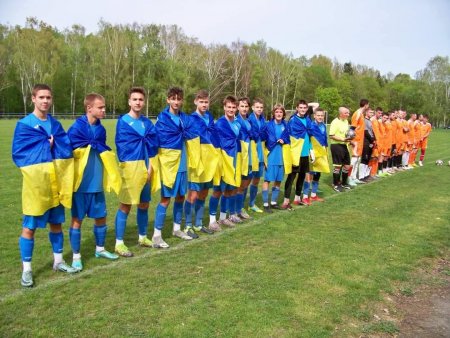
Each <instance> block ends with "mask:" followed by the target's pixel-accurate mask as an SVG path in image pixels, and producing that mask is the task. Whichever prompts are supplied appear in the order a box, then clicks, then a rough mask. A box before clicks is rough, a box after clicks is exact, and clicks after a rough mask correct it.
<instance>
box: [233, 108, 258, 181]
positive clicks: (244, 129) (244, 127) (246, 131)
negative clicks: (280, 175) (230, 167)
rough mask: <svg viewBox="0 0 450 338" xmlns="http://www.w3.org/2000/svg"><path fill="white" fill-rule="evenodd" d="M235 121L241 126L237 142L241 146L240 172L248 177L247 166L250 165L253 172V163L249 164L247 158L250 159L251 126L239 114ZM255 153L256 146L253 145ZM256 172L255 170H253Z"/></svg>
mask: <svg viewBox="0 0 450 338" xmlns="http://www.w3.org/2000/svg"><path fill="white" fill-rule="evenodd" d="M236 121H237V122H238V123H239V124H240V125H241V129H240V130H239V142H240V144H241V158H242V165H241V171H242V175H243V176H248V167H249V164H250V165H252V170H253V162H252V163H249V157H250V151H251V149H250V147H251V142H250V141H251V135H250V133H251V124H250V122H248V120H247V121H246V120H244V118H242V116H241V114H238V116H237V118H236ZM255 153H256V144H255ZM255 170H257V169H255Z"/></svg>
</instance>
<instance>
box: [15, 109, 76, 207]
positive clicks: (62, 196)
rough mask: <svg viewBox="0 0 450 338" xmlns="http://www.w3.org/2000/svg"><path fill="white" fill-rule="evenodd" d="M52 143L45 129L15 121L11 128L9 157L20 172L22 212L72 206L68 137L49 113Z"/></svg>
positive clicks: (70, 149)
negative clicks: (12, 129) (12, 130)
mask: <svg viewBox="0 0 450 338" xmlns="http://www.w3.org/2000/svg"><path fill="white" fill-rule="evenodd" d="M47 120H50V123H51V134H52V135H53V146H52V147H50V142H49V138H50V136H49V135H48V134H47V132H46V131H45V130H44V128H42V127H41V126H39V127H38V128H33V127H31V126H28V125H27V124H25V123H22V122H21V121H19V122H18V123H17V125H16V129H15V131H14V138H13V144H12V159H13V161H14V163H15V164H16V165H17V166H18V167H19V168H20V170H21V172H22V175H23V187H22V209H23V213H24V215H29V216H41V215H43V214H44V213H45V212H46V211H47V210H48V209H50V208H54V207H56V206H58V205H59V204H62V205H63V206H65V207H66V208H71V207H72V192H73V189H72V188H73V170H74V169H73V155H72V147H71V145H70V141H69V138H68V137H67V134H66V132H65V131H64V129H63V127H62V126H61V123H60V122H59V121H57V120H56V119H54V118H53V117H52V116H51V115H48V116H47Z"/></svg>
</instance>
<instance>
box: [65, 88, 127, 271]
mask: <svg viewBox="0 0 450 338" xmlns="http://www.w3.org/2000/svg"><path fill="white" fill-rule="evenodd" d="M84 109H85V111H86V115H84V116H82V117H80V118H78V119H77V120H76V121H75V123H74V124H73V125H72V126H71V127H70V128H69V130H68V131H67V135H68V136H69V139H70V143H71V144H72V148H73V153H74V162H75V177H74V187H73V191H74V193H73V198H72V211H71V212H72V222H71V226H70V229H69V239H70V245H71V247H72V251H73V261H72V267H73V268H76V269H78V270H79V271H81V270H83V263H82V261H81V253H80V246H81V224H82V222H83V218H84V217H85V216H86V215H87V216H88V217H90V218H93V219H94V220H95V224H94V229H93V232H94V236H95V245H96V248H95V257H97V258H98V257H103V258H106V259H110V260H115V259H117V258H119V256H118V255H116V254H114V253H111V252H109V251H107V250H105V239H106V231H107V229H108V227H107V225H106V202H105V193H104V191H105V190H106V191H111V188H112V189H113V190H114V191H115V192H116V194H118V193H119V191H120V186H121V183H122V182H121V178H120V173H119V168H118V166H117V161H116V155H115V154H114V153H113V152H112V151H111V148H110V147H108V146H107V145H106V129H105V127H103V125H102V124H101V122H100V120H101V119H103V118H105V116H106V114H105V110H106V105H105V99H104V98H103V96H101V95H100V94H96V93H91V94H88V95H86V97H85V98H84Z"/></svg>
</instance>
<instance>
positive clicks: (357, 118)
mask: <svg viewBox="0 0 450 338" xmlns="http://www.w3.org/2000/svg"><path fill="white" fill-rule="evenodd" d="M351 125H352V126H353V127H355V133H356V136H355V138H354V139H353V140H354V141H357V142H362V141H363V140H364V128H365V124H364V116H363V114H362V113H361V110H359V109H358V110H357V111H355V112H354V113H353V115H352V123H351Z"/></svg>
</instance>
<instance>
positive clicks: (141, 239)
mask: <svg viewBox="0 0 450 338" xmlns="http://www.w3.org/2000/svg"><path fill="white" fill-rule="evenodd" d="M146 237H147V235H139V240H140V241H143V240H144V239H145V238H146Z"/></svg>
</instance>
